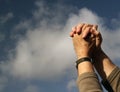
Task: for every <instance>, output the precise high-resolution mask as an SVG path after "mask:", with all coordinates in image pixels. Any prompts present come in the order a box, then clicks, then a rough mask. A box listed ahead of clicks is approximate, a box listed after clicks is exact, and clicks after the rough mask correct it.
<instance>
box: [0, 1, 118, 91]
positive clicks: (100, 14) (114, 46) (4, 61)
mask: <svg viewBox="0 0 120 92" xmlns="http://www.w3.org/2000/svg"><path fill="white" fill-rule="evenodd" d="M119 3H120V1H119V0H109V1H107V0H0V50H1V52H0V92H56V91H57V92H78V90H77V87H76V84H75V81H76V78H77V72H76V69H75V66H74V62H75V61H76V56H75V53H74V50H73V46H72V41H71V38H70V37H69V32H70V31H71V28H72V27H73V26H74V25H76V24H78V23H92V24H98V25H99V30H100V32H101V33H102V35H103V39H104V40H103V44H102V47H103V49H104V51H105V52H106V53H107V54H108V56H109V57H110V58H111V59H112V60H113V62H114V63H115V64H117V65H118V66H120V63H119V60H120V55H119V52H120V42H119V39H120V22H119V21H120V6H119ZM104 91H105V90H104Z"/></svg>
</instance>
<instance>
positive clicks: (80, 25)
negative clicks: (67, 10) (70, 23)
mask: <svg viewBox="0 0 120 92" xmlns="http://www.w3.org/2000/svg"><path fill="white" fill-rule="evenodd" d="M84 25H85V24H84V23H83V24H79V25H78V26H77V30H76V33H78V34H80V33H81V32H82V27H83V26H84Z"/></svg>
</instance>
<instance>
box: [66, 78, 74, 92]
mask: <svg viewBox="0 0 120 92" xmlns="http://www.w3.org/2000/svg"><path fill="white" fill-rule="evenodd" d="M73 88H76V80H74V79H73V80H70V81H69V82H68V85H67V89H68V90H69V92H72V89H73Z"/></svg>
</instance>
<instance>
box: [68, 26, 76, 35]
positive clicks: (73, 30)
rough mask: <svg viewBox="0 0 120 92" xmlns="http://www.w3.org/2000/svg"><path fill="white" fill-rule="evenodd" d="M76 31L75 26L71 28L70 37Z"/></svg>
mask: <svg viewBox="0 0 120 92" xmlns="http://www.w3.org/2000/svg"><path fill="white" fill-rule="evenodd" d="M75 33H76V26H75V27H73V28H72V31H71V32H70V33H69V35H70V37H73V36H74V34H75Z"/></svg>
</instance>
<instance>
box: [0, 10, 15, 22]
mask: <svg viewBox="0 0 120 92" xmlns="http://www.w3.org/2000/svg"><path fill="white" fill-rule="evenodd" d="M11 18H13V13H11V12H9V13H7V14H6V15H5V16H0V23H1V24H4V23H6V22H7V21H8V20H10V19H11Z"/></svg>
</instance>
